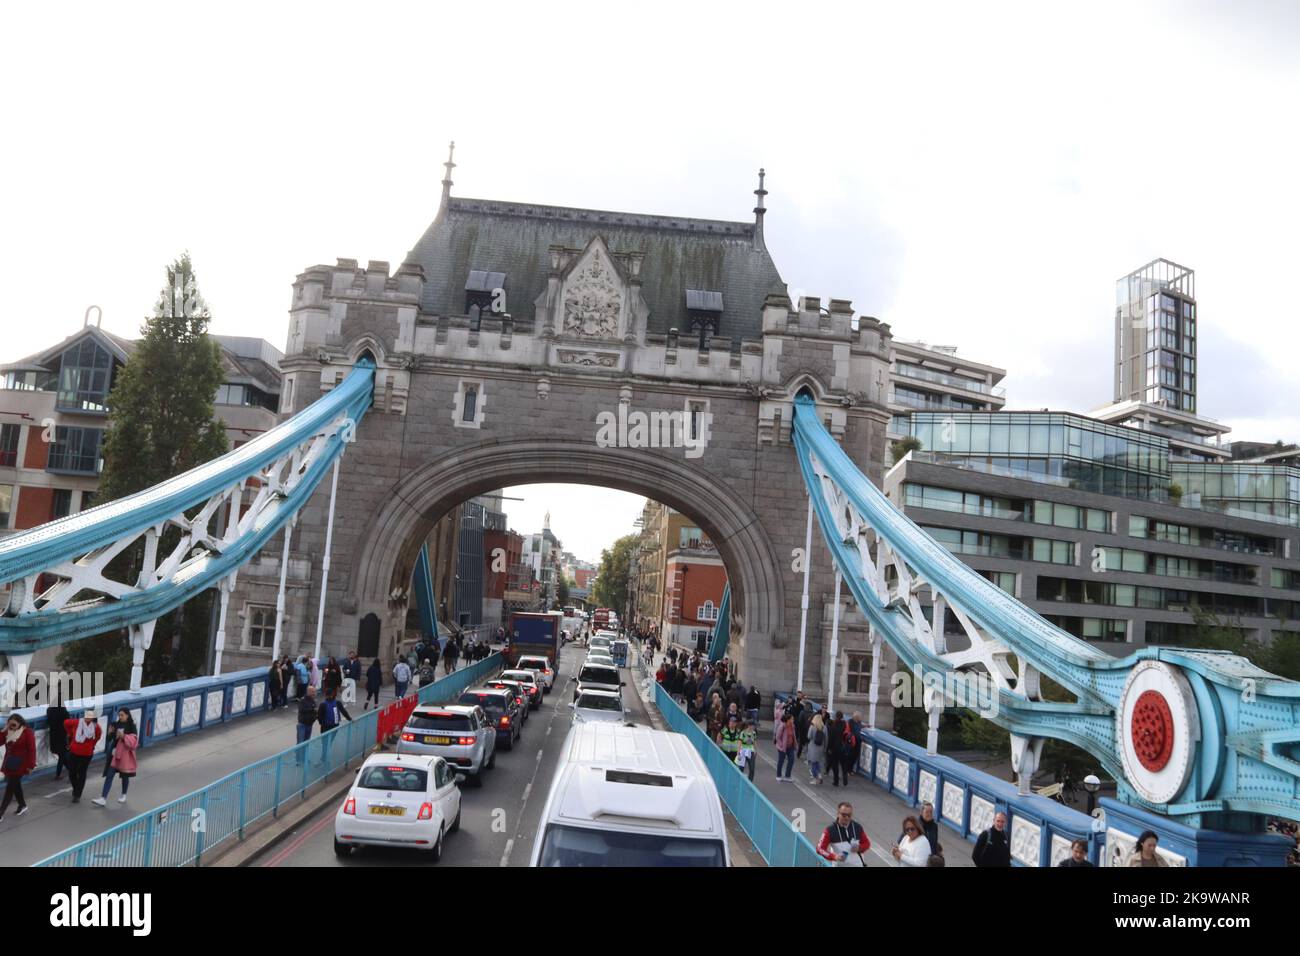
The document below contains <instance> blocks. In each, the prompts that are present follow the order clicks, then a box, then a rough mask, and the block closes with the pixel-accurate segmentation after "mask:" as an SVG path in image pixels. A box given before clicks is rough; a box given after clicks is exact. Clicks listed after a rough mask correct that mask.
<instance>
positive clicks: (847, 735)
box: [844, 724, 858, 750]
mask: <svg viewBox="0 0 1300 956" xmlns="http://www.w3.org/2000/svg"><path fill="white" fill-rule="evenodd" d="M857 742H858V738H857V735H856V734H854V733H853V727H852V726H851V725H849V724H845V725H844V749H845V750H852V749H853V747H854V745H856V744H857Z"/></svg>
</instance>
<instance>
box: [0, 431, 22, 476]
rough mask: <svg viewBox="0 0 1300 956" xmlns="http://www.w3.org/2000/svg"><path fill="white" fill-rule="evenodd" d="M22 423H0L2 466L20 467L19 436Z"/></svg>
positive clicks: (0, 463) (0, 466)
mask: <svg viewBox="0 0 1300 956" xmlns="http://www.w3.org/2000/svg"><path fill="white" fill-rule="evenodd" d="M21 432H22V426H21V425H0V468H16V467H18V436H19V434H21Z"/></svg>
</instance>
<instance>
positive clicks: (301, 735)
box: [297, 684, 319, 764]
mask: <svg viewBox="0 0 1300 956" xmlns="http://www.w3.org/2000/svg"><path fill="white" fill-rule="evenodd" d="M318 716H319V715H318V713H317V701H316V688H315V687H313V686H312V685H311V684H308V685H307V689H306V690H305V691H304V692H303V695H302V696H301V697H299V698H298V743H302V742H303V741H305V740H309V739H311V729H312V728H313V727H314V726H316V720H317V717H318ZM303 749H304V750H305V749H306V748H303ZM302 754H303V751H302V750H299V751H298V757H297V762H298V763H299V764H301V763H302Z"/></svg>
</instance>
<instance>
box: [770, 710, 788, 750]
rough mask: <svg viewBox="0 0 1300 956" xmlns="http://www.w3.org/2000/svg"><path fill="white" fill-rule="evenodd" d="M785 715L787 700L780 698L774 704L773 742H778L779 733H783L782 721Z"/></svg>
mask: <svg viewBox="0 0 1300 956" xmlns="http://www.w3.org/2000/svg"><path fill="white" fill-rule="evenodd" d="M784 717H785V701H783V700H778V701H777V702H776V703H775V704H773V705H772V743H776V738H777V735H778V734H780V733H781V721H782V720H783V719H784Z"/></svg>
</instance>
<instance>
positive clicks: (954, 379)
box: [894, 364, 1007, 398]
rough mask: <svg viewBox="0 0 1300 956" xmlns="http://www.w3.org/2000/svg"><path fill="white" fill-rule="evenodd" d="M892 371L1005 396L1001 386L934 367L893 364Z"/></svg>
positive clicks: (952, 386) (996, 395) (996, 396)
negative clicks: (937, 370)
mask: <svg viewBox="0 0 1300 956" xmlns="http://www.w3.org/2000/svg"><path fill="white" fill-rule="evenodd" d="M894 372H895V373H896V374H898V375H901V376H903V377H904V378H911V379H916V380H918V381H922V382H934V383H935V384H937V385H946V386H949V387H951V388H960V389H964V390H965V391H968V392H977V393H979V394H981V395H992V396H993V397H994V398H1006V397H1007V390H1006V389H1005V388H1002V387H995V386H992V385H989V384H988V382H977V381H975V380H974V379H970V378H964V377H963V376H961V375H950V374H948V373H946V372H936V371H935V370H934V369H928V368H919V367H917V366H915V365H903V364H899V365H895V366H894Z"/></svg>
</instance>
